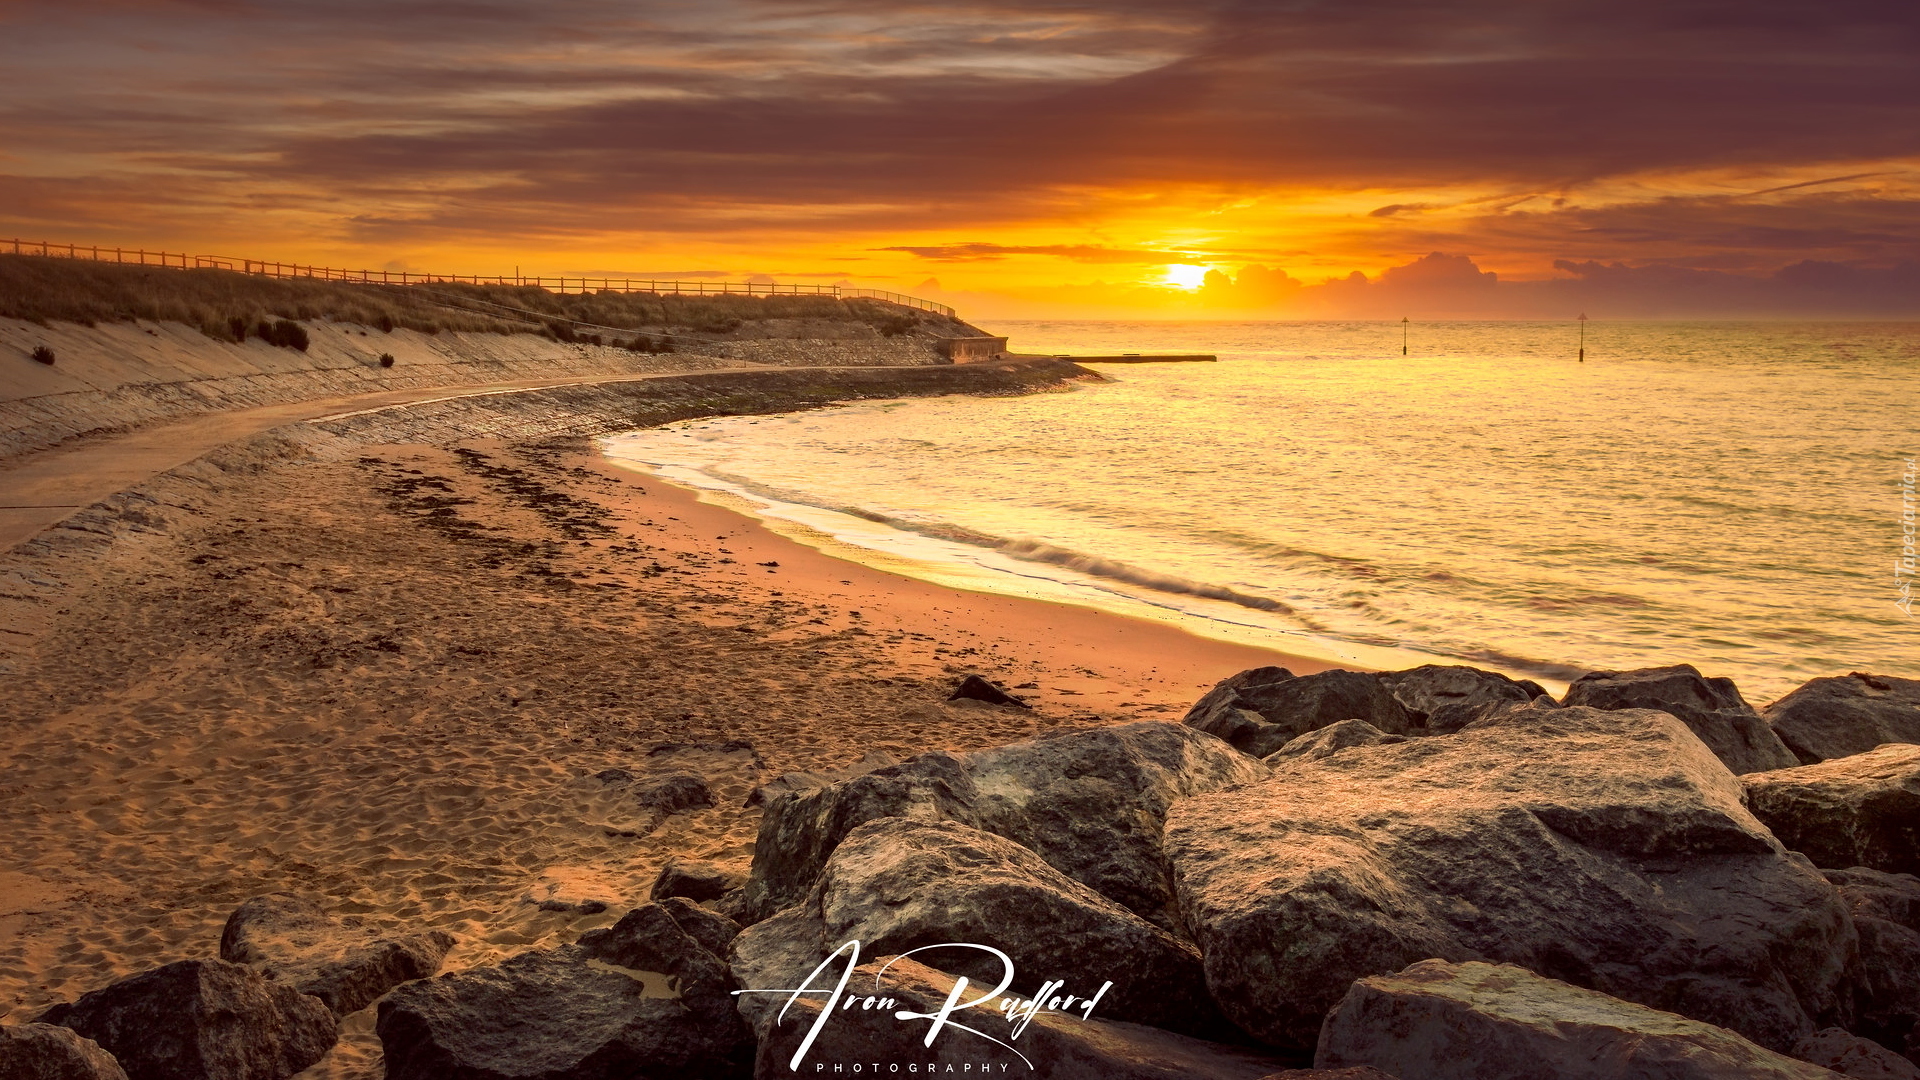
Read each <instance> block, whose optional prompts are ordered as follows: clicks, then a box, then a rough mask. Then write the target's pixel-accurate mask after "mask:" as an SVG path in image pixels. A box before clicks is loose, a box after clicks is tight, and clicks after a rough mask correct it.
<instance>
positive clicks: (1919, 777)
mask: <svg viewBox="0 0 1920 1080" xmlns="http://www.w3.org/2000/svg"><path fill="white" fill-rule="evenodd" d="M1741 780H1742V781H1743V782H1744V783H1745V784H1746V788H1747V805H1748V806H1750V807H1752V808H1753V816H1754V817H1757V818H1759V819H1760V820H1761V821H1762V822H1764V823H1765V824H1766V826H1767V828H1769V829H1772V830H1773V835H1775V836H1777V837H1779V838H1780V842H1781V843H1783V844H1785V845H1787V846H1788V847H1790V848H1792V849H1793V850H1795V851H1798V852H1800V853H1801V854H1802V855H1805V856H1806V857H1807V858H1809V859H1812V860H1813V865H1815V866H1820V867H1825V868H1827V869H1830V870H1844V869H1846V868H1847V867H1850V866H1866V867H1871V868H1873V869H1875V870H1884V871H1886V872H1888V873H1891V874H1920V745H1915V744H1911V743H1889V744H1887V745H1886V746H1882V747H1880V748H1879V749H1877V750H1870V751H1868V752H1866V753H1864V754H1853V755H1851V756H1848V757H1843V758H1836V759H1834V760H1832V761H1823V762H1820V763H1819V764H1816V765H1802V766H1799V767H1797V768H1791V769H1781V770H1779V771H1777V772H1764V773H1753V774H1750V775H1747V776H1743V777H1741Z"/></svg>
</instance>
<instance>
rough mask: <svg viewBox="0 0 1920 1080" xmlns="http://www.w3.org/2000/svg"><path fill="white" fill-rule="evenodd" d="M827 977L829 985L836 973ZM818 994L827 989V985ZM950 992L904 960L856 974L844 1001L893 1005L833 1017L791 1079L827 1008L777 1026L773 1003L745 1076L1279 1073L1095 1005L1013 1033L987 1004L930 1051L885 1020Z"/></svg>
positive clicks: (810, 1006)
mask: <svg viewBox="0 0 1920 1080" xmlns="http://www.w3.org/2000/svg"><path fill="white" fill-rule="evenodd" d="M889 961H891V962H890V963H889ZM834 974H835V976H836V978H837V976H838V974H839V972H838V969H836V970H835V972H834ZM828 985H829V988H830V987H831V985H832V984H831V983H829V984H828ZM954 985H955V980H954V978H953V977H952V976H950V975H947V974H945V973H943V972H941V971H938V970H935V969H933V968H930V967H927V966H926V965H924V964H920V963H918V962H916V961H915V960H914V959H912V958H903V959H892V958H885V959H877V960H875V961H873V962H871V963H867V964H864V965H862V966H861V967H859V968H857V969H855V971H854V972H853V973H852V976H851V978H849V979H848V980H847V990H848V993H849V994H850V995H857V996H858V998H859V999H860V1000H862V1001H863V1002H864V999H865V998H866V997H868V996H870V995H872V996H877V995H884V996H886V997H888V998H891V999H893V1000H894V1002H895V1003H896V1004H895V1007H893V1008H889V1009H871V1008H862V1007H861V1005H858V1004H857V1005H855V1006H854V1007H853V1008H851V1009H844V1010H836V1011H834V1012H833V1013H832V1015H831V1016H829V1017H828V1018H827V1020H826V1023H824V1024H822V1025H821V1026H820V1030H819V1034H818V1035H817V1036H816V1037H815V1040H814V1042H813V1044H812V1045H811V1046H810V1047H809V1048H808V1050H807V1053H806V1056H805V1057H804V1058H803V1059H801V1060H800V1062H799V1067H798V1072H795V1071H793V1066H794V1059H795V1054H796V1053H797V1052H798V1051H799V1049H800V1044H801V1041H802V1040H803V1039H805V1038H806V1036H807V1034H808V1032H809V1031H811V1030H812V1029H813V1027H814V1025H815V1023H816V1022H817V1021H819V1019H820V1015H821V1012H822V1009H823V1006H825V1005H826V1004H827V1002H825V1001H824V1000H823V999H822V998H820V997H817V996H810V997H803V998H799V999H796V1000H794V1001H793V1002H792V1006H791V1008H788V1009H787V1010H786V1016H785V1018H784V1019H781V1018H780V1012H781V1008H782V1007H785V1006H786V1005H787V1004H788V1002H787V999H786V998H785V997H781V998H780V999H778V1003H777V1005H776V1006H775V1007H771V1008H767V1009H764V1010H762V1011H761V1012H760V1013H759V1015H760V1017H761V1020H760V1024H759V1027H758V1028H757V1031H756V1034H758V1036H759V1055H758V1057H757V1059H756V1060H755V1065H754V1076H755V1077H757V1078H761V1080H774V1078H776V1077H790V1076H795V1075H800V1076H813V1075H817V1072H816V1067H817V1066H818V1065H821V1064H827V1065H828V1066H829V1068H831V1064H832V1063H835V1062H840V1063H846V1062H856V1061H858V1062H872V1061H879V1062H902V1063H905V1062H912V1063H915V1064H916V1065H918V1067H919V1069H920V1071H921V1072H922V1073H937V1074H938V1075H942V1076H945V1075H948V1074H949V1073H951V1074H952V1075H955V1076H962V1075H973V1076H979V1075H983V1074H990V1075H993V1076H1001V1075H1006V1076H1035V1077H1046V1078H1047V1080H1259V1078H1260V1077H1264V1076H1268V1075H1270V1074H1272V1073H1273V1072H1274V1071H1275V1070H1276V1069H1278V1068H1280V1067H1282V1065H1283V1063H1282V1062H1280V1061H1277V1060H1275V1059H1273V1058H1271V1057H1267V1056H1265V1055H1263V1054H1260V1053H1257V1052H1254V1051H1251V1050H1248V1049H1245V1048H1243V1047H1237V1046H1223V1045H1220V1044H1218V1043H1210V1042H1205V1041H1202V1040H1199V1039H1193V1038H1188V1037H1187V1036H1184V1035H1177V1034H1174V1033H1173V1032H1170V1031H1162V1030H1160V1029H1158V1028H1150V1027H1143V1026H1140V1025H1137V1024H1129V1023H1124V1022H1121V1021H1115V1020H1107V1019H1102V1018H1101V1016H1100V1015H1099V1014H1100V1012H1101V1011H1102V1010H1101V1009H1100V1007H1099V1006H1096V1012H1095V1015H1093V1017H1092V1018H1091V1019H1082V1018H1081V1016H1080V1014H1079V1012H1078V1011H1074V1012H1052V1011H1046V1010H1042V1011H1040V1012H1038V1013H1037V1014H1036V1015H1035V1016H1034V1017H1033V1019H1032V1021H1031V1023H1029V1024H1028V1025H1027V1026H1026V1027H1025V1028H1024V1029H1022V1030H1020V1031H1018V1032H1016V1031H1015V1029H1014V1025H1013V1024H1012V1023H1010V1022H1009V1021H1008V1019H1007V1018H1006V1016H1005V1015H1004V1014H1002V1013H1001V1012H1000V1011H999V1010H998V1009H997V1008H993V1007H991V1003H989V1004H988V1005H983V1006H981V1007H978V1008H975V1009H972V1010H970V1011H969V1012H965V1013H960V1014H958V1015H956V1016H955V1017H954V1019H955V1020H958V1021H960V1022H963V1023H965V1024H967V1025H968V1026H969V1027H971V1028H973V1029H974V1031H975V1032H978V1034H974V1033H971V1032H966V1031H960V1030H957V1029H955V1028H951V1027H949V1028H947V1029H945V1030H943V1031H942V1032H941V1033H940V1034H939V1035H938V1036H936V1037H935V1039H934V1042H933V1045H932V1046H931V1047H929V1046H925V1045H923V1043H924V1040H925V1039H926V1035H927V1030H928V1027H929V1026H930V1024H931V1021H928V1020H914V1021H902V1020H899V1019H897V1018H895V1016H894V1013H895V1012H899V1011H910V1012H916V1013H925V1014H932V1013H937V1012H939V1011H940V1008H941V1006H942V1004H943V1003H945V1002H946V1000H947V997H948V995H949V994H951V993H952V992H953V989H954ZM983 989H991V987H987V988H983ZM1009 993H1010V994H1011V993H1012V991H1009ZM990 1040H991V1041H990ZM827 1075H833V1074H832V1073H830V1072H829V1073H827ZM841 1075H846V1074H845V1073H842V1074H841ZM889 1075H891V1074H889Z"/></svg>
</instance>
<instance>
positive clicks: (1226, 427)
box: [604, 321, 1920, 706]
mask: <svg viewBox="0 0 1920 1080" xmlns="http://www.w3.org/2000/svg"><path fill="white" fill-rule="evenodd" d="M991 332H994V333H1003V334H1007V335H1008V336H1009V337H1010V338H1011V339H1012V348H1013V349H1014V350H1015V351H1017V352H1023V353H1051V354H1082V355H1087V354H1101V353H1109V354H1112V353H1123V352H1133V353H1147V354H1151V353H1211V354H1215V355H1217V356H1218V357H1219V360H1218V362H1216V363H1178V364H1128V365H1121V364H1113V365H1104V366H1100V367H1099V368H1098V369H1097V370H1099V371H1100V372H1101V374H1103V375H1105V376H1106V377H1107V381H1104V382H1098V383H1083V384H1080V385H1077V386H1074V387H1073V388H1071V389H1069V390H1065V391H1062V392H1054V393H1041V394H1034V395H1029V396H1021V397H985V398H982V397H946V398H932V399H915V400H903V401H879V402H863V403H858V404H850V405H843V406H837V407H833V408H827V409H820V410H814V411H807V412H796V413H793V414H790V415H780V416H760V417H728V418H719V419H708V420H698V421H692V422H688V423H681V424H674V425H671V426H668V427H664V428H658V429H651V430H645V431H635V432H630V433H625V434H620V435H616V436H612V437H610V438H608V439H606V440H605V444H604V448H605V450H606V452H607V453H608V454H609V455H610V456H612V457H615V458H619V459H625V460H628V461H632V462H635V463H639V464H643V465H645V466H646V467H648V468H650V469H652V470H654V471H656V472H658V473H659V474H661V475H662V476H664V477H665V478H667V479H669V480H672V481H675V482H677V483H681V484H685V485H689V486H692V487H694V488H697V489H699V490H700V491H701V492H702V493H703V497H705V498H708V499H710V500H711V501H715V502H719V503H722V504H725V505H728V506H732V507H734V508H735V509H739V510H743V511H745V512H748V513H751V514H753V515H754V516H756V517H758V518H760V519H762V520H763V521H765V522H766V523H767V524H768V525H770V526H771V527H773V528H774V529H775V530H776V531H779V532H781V533H783V534H785V535H787V536H789V537H792V538H794V539H796V540H799V541H801V542H803V543H806V544H810V545H812V546H814V547H817V548H820V549H822V550H825V551H828V552H830V553H832V554H835V555H838V556H840V557H843V558H848V559H852V560H854V561H858V562H862V563H866V564H869V565H873V566H877V567H880V568H883V569H886V570H889V571H893V572H896V573H901V574H906V575H909V576H913V577H918V578H924V579H926V580H929V581H935V582H942V583H946V584H950V585H954V586H957V587H960V588H964V589H972V590H979V591H985V592H996V593H1006V594H1011V595H1018V596H1026V597H1032V598H1036V599H1041V600H1049V601H1054V602H1059V603H1068V604H1079V605H1085V606H1089V607H1095V608H1100V609H1103V610H1107V611H1111V612H1116V613H1121V614H1126V615H1131V616H1138V617H1142V618H1149V619H1155V620H1158V621H1162V622H1167V623H1171V624H1174V625H1178V626H1182V627H1184V628H1186V629H1188V630H1190V631H1192V632H1193V633H1196V634H1200V635H1203V636H1208V637H1215V638H1221V639H1226V640H1232V641H1238V642H1244V643H1249V644H1255V645H1262V646H1266V647H1270V648H1273V649H1277V650H1280V651H1283V652H1287V653H1291V654H1294V655H1302V656H1308V657H1312V658H1315V659H1319V660H1322V661H1326V662H1331V663H1337V664H1346V665H1351V666H1363V667H1370V668H1399V667H1409V666H1413V665H1416V664H1423V663H1443V664H1471V665H1475V666H1480V667H1487V668H1492V669H1495V670H1500V671H1504V672H1506V673H1508V674H1511V675H1514V676H1516V677H1526V678H1533V679H1536V680H1539V681H1541V682H1543V683H1545V684H1547V685H1548V687H1549V689H1554V690H1556V691H1557V690H1558V689H1560V688H1561V687H1562V686H1564V684H1565V683H1566V682H1567V681H1568V680H1570V679H1573V678H1576V677H1578V676H1579V675H1580V674H1582V673H1584V672H1587V671H1591V670H1599V669H1626V668H1636V667H1647V666H1654V665H1665V664H1677V663H1689V664H1692V665H1694V666H1695V667H1697V668H1699V669H1700V670H1701V671H1702V672H1704V673H1706V674H1708V675H1725V676H1730V677H1731V678H1733V679H1734V680H1735V681H1736V682H1737V683H1738V684H1739V686H1740V687H1741V690H1742V692H1743V693H1744V694H1745V695H1746V697H1747V698H1748V700H1749V701H1750V702H1752V703H1753V704H1754V705H1756V706H1764V705H1765V704H1766V703H1767V702H1770V701H1772V700H1774V699H1775V698H1777V697H1779V696H1781V695H1783V694H1785V693H1786V692H1787V691H1789V690H1791V689H1792V688H1793V687H1795V686H1797V685H1799V684H1800V683H1802V682H1804V681H1806V680H1807V679H1810V678H1814V677H1818V676H1828V675H1842V674H1845V673H1847V672H1849V671H1874V672H1878V673H1883V674H1894V675H1902V676H1908V677H1916V676H1920V623H1917V622H1916V621H1915V619H1914V617H1913V616H1912V615H1910V614H1909V613H1908V610H1907V609H1905V608H1903V607H1902V606H1900V604H1899V601H1900V599H1901V594H1900V592H1899V580H1900V579H1899V576H1898V575H1897V574H1896V567H1897V562H1898V560H1899V558H1900V557H1901V553H1902V544H1903V534H1902V521H1901V517H1902V484H1903V476H1904V477H1905V482H1907V483H1910V482H1911V478H1912V470H1913V464H1912V460H1913V458H1914V456H1915V455H1916V454H1920V434H1916V424H1915V421H1916V419H1920V323H1791V322H1606V321H1594V322H1589V323H1587V324H1585V326H1584V328H1582V327H1581V326H1580V325H1579V324H1577V323H1573V322H1565V323H1560V322H1555V323H1530V322H1433V323H1410V324H1403V323H1400V322H1392V323H1387V322H1192V323H1168V322H1047V321H1027V322H1002V323H996V324H994V325H993V326H992V327H991ZM1582 347H1584V349H1585V354H1584V359H1582V358H1581V355H1580V353H1579V350H1580V349H1581V348H1582ZM1909 490H1910V489H1909ZM1909 505H1910V504H1909ZM1905 542H1907V543H1911V535H1910V534H1909V535H1908V536H1907V537H1906V539H1905ZM1222 674H1223V675H1224V674H1227V673H1224V672H1223V673H1222Z"/></svg>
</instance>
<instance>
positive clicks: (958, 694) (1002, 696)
mask: <svg viewBox="0 0 1920 1080" xmlns="http://www.w3.org/2000/svg"><path fill="white" fill-rule="evenodd" d="M947 700H948V701H984V702H986V703H987V704H989V705H1011V706H1013V707H1015V708H1019V709H1031V708H1033V706H1031V705H1029V704H1027V703H1026V702H1024V701H1021V700H1020V699H1019V698H1017V697H1014V696H1013V695H1012V694H1009V693H1007V692H1006V691H1005V690H1002V689H1000V688H999V687H997V686H995V685H993V684H992V683H990V682H988V681H987V680H985V679H983V678H981V677H980V676H978V675H969V676H967V677H966V678H964V679H961V680H960V685H959V686H956V687H954V688H953V693H951V694H948V695H947Z"/></svg>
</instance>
